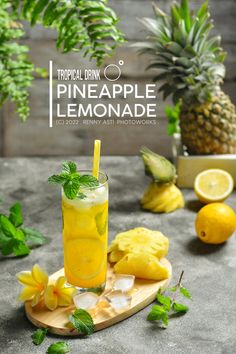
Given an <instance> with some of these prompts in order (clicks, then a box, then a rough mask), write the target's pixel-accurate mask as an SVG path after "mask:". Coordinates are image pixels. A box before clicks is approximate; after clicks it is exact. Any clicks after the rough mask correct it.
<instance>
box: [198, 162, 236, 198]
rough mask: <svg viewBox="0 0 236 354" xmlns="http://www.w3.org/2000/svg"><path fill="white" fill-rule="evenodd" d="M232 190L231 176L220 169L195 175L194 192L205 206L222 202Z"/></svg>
mask: <svg viewBox="0 0 236 354" xmlns="http://www.w3.org/2000/svg"><path fill="white" fill-rule="evenodd" d="M233 188H234V181H233V178H232V176H231V175H230V174H229V173H228V172H226V171H224V170H220V169H211V170H205V171H203V172H201V173H199V174H198V175H197V177H196V179H195V182H194V191H195V193H196V195H197V197H198V199H199V200H200V201H201V202H202V203H205V204H208V203H213V202H222V201H224V200H225V199H226V198H227V197H228V196H229V195H230V194H231V193H232V191H233Z"/></svg>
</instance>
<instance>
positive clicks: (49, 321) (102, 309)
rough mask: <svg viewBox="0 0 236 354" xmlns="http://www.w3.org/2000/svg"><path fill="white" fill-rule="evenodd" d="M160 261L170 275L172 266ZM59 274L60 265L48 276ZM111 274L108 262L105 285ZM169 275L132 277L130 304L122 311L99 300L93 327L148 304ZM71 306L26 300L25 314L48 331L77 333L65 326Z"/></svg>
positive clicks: (112, 273)
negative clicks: (48, 305)
mask: <svg viewBox="0 0 236 354" xmlns="http://www.w3.org/2000/svg"><path fill="white" fill-rule="evenodd" d="M162 262H163V264H164V265H165V266H166V267H167V268H168V269H169V270H170V278H171V270H172V269H171V264H170V262H169V261H168V260H167V259H165V258H164V259H163V260H162ZM61 275H64V269H63V268H62V269H61V270H59V271H58V272H56V273H54V274H52V275H51V276H50V280H54V279H57V278H58V277H59V276H61ZM114 277H115V275H114V271H113V268H112V267H111V266H110V265H109V267H108V270H107V284H106V289H110V288H111V284H112V283H113V280H114ZM170 278H169V279H166V280H162V281H159V282H156V281H151V280H144V279H135V285H134V289H133V290H132V291H131V293H130V295H131V296H132V300H131V305H130V307H129V308H128V310H127V309H126V310H124V311H123V312H116V311H115V310H113V309H112V308H111V307H110V306H108V305H107V304H106V303H101V304H100V306H98V307H97V308H96V309H95V310H93V312H90V314H91V315H92V317H93V320H94V323H95V330H96V331H99V330H100V329H104V328H107V327H110V326H112V325H113V324H115V323H117V322H120V321H122V320H124V319H125V318H127V317H129V316H131V315H133V314H135V313H136V312H138V311H140V310H141V309H143V308H144V307H146V306H147V305H149V304H150V303H151V302H153V301H154V299H155V297H156V293H157V291H158V290H159V289H160V288H161V287H162V288H165V287H167V286H168V284H169V281H170ZM74 309H75V307H74V305H71V306H69V307H58V308H57V309H56V310H54V311H50V310H48V309H47V308H46V307H45V306H44V304H43V303H41V304H38V305H37V306H36V307H32V306H31V302H30V301H27V302H26V303H25V312H26V316H27V317H28V319H29V320H30V321H31V322H32V323H33V324H34V325H35V326H37V327H44V328H45V327H47V328H48V330H49V332H51V333H55V334H59V335H63V336H78V335H79V334H78V332H77V331H76V330H74V329H71V328H68V326H67V323H68V316H69V314H70V313H71V312H72V311H73V310H74Z"/></svg>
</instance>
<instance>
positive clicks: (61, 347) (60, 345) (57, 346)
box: [47, 342, 70, 354]
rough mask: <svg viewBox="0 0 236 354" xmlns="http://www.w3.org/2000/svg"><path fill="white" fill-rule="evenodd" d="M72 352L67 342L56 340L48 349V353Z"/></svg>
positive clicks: (62, 353) (61, 353)
mask: <svg viewBox="0 0 236 354" xmlns="http://www.w3.org/2000/svg"><path fill="white" fill-rule="evenodd" d="M69 352H70V348H69V345H68V344H67V343H65V342H56V343H53V344H51V345H50V346H49V347H48V349H47V354H66V353H69Z"/></svg>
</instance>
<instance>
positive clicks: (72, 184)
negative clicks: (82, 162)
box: [63, 178, 80, 199]
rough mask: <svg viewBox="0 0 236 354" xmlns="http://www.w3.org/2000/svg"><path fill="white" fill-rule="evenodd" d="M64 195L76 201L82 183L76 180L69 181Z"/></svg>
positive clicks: (65, 185) (64, 187)
mask: <svg viewBox="0 0 236 354" xmlns="http://www.w3.org/2000/svg"><path fill="white" fill-rule="evenodd" d="M63 189H64V193H65V195H66V197H67V198H68V199H75V198H76V197H77V195H78V193H79V189H80V183H79V179H78V178H77V179H76V178H74V179H72V180H69V181H67V182H66V183H65V184H64V186H63Z"/></svg>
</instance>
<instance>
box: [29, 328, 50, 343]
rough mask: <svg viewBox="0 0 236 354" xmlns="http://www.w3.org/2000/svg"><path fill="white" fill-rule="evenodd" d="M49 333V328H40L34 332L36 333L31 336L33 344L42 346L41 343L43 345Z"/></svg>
mask: <svg viewBox="0 0 236 354" xmlns="http://www.w3.org/2000/svg"><path fill="white" fill-rule="evenodd" d="M47 331H48V329H47V328H38V329H37V330H36V331H34V333H33V334H32V336H31V338H32V339H33V343H34V344H35V345H40V344H41V343H43V341H44V338H45V337H46V334H47Z"/></svg>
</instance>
